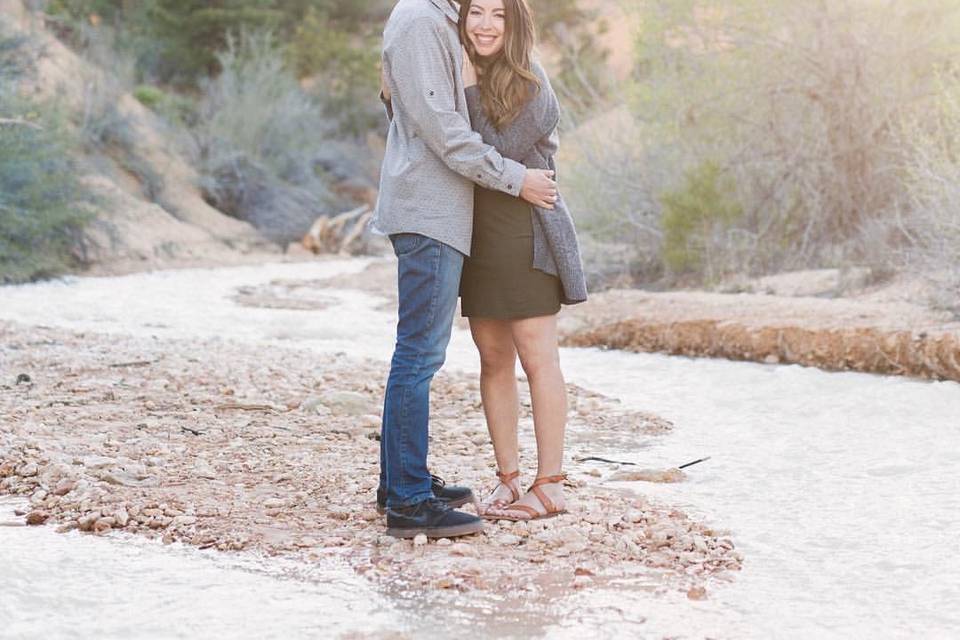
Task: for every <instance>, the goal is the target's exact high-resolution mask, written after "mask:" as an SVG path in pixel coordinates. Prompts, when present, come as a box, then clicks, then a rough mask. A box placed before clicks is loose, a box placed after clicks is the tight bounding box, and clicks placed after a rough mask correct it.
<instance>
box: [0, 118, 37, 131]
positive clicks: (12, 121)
mask: <svg viewBox="0 0 960 640" xmlns="http://www.w3.org/2000/svg"><path fill="white" fill-rule="evenodd" d="M2 125H10V126H21V127H30V128H31V129H36V130H37V131H43V127H41V126H40V125H38V124H37V123H36V122H30V121H29V120H24V119H22V118H0V126H2Z"/></svg>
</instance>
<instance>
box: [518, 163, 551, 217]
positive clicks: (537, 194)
mask: <svg viewBox="0 0 960 640" xmlns="http://www.w3.org/2000/svg"><path fill="white" fill-rule="evenodd" d="M554 175H555V174H554V172H553V171H547V170H544V169H527V177H526V178H524V179H523V188H522V189H521V190H520V197H521V198H523V199H524V200H526V201H527V202H529V203H530V204H532V205H533V206H535V207H540V208H541V209H553V208H554V207H555V205H556V204H557V197H558V196H557V182H556V180H554V179H553V176H554Z"/></svg>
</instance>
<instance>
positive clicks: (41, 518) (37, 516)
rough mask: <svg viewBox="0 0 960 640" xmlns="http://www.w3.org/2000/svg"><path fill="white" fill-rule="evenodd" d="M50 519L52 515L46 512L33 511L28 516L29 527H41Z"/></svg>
mask: <svg viewBox="0 0 960 640" xmlns="http://www.w3.org/2000/svg"><path fill="white" fill-rule="evenodd" d="M49 518H50V514H49V513H47V512H46V511H31V512H30V513H28V514H27V524H29V525H39V524H43V523H44V522H46V521H47V520H48V519H49Z"/></svg>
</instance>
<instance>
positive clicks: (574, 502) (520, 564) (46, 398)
mask: <svg viewBox="0 0 960 640" xmlns="http://www.w3.org/2000/svg"><path fill="white" fill-rule="evenodd" d="M273 291H274V293H275V292H276V287H274V288H273ZM246 302H247V303H248V304H255V302H254V300H252V299H248V300H247V301H246ZM274 302H275V301H274ZM0 345H3V346H2V347H0V356H2V360H3V371H4V372H5V379H4V380H3V386H0V478H2V479H0V493H8V494H20V495H23V496H24V497H29V499H30V502H31V509H32V512H31V514H29V518H30V520H31V521H33V522H42V521H45V522H47V523H50V524H56V525H57V526H58V527H59V528H60V529H62V530H69V529H74V528H79V529H81V530H84V531H92V532H94V533H99V534H109V532H111V531H114V530H123V531H127V532H133V533H136V534H140V535H144V536H148V537H151V538H162V540H163V541H164V542H173V541H182V542H184V543H187V544H192V545H196V546H199V547H204V548H206V547H215V548H217V549H222V550H235V551H239V550H248V551H255V552H263V553H266V554H270V555H286V556H292V557H295V558H300V559H303V560H304V561H311V560H317V559H319V558H321V557H326V556H333V557H337V558H341V559H342V560H343V561H345V562H346V563H348V564H349V565H350V566H352V567H354V568H355V569H356V571H358V572H360V573H362V574H364V575H366V576H367V577H369V578H370V579H371V580H372V581H374V582H375V583H376V584H382V585H388V586H389V585H393V586H404V587H408V588H413V589H424V590H427V591H429V590H430V589H433V588H436V589H440V590H447V589H452V590H471V591H474V592H475V593H477V594H479V595H482V594H483V593H486V592H493V591H494V590H496V591H497V592H500V591H501V590H503V589H505V588H510V587H520V588H523V587H528V588H532V587H533V586H535V585H536V586H541V587H550V590H551V593H554V594H556V593H557V592H558V591H557V590H558V589H559V590H560V591H563V590H565V589H574V588H582V587H586V586H589V585H591V584H603V583H605V582H606V581H608V580H611V579H620V578H625V577H626V578H639V579H642V580H643V581H644V584H645V585H646V586H645V587H644V588H651V587H650V585H658V586H659V587H660V588H670V589H681V590H688V589H693V591H691V594H692V597H701V594H702V591H700V589H701V588H702V586H703V585H704V584H707V582H708V579H709V578H711V577H718V576H724V575H727V574H728V572H730V571H736V570H738V569H739V567H740V562H741V557H740V555H739V554H738V552H737V551H735V550H734V549H733V542H732V541H731V540H730V539H729V538H728V537H726V536H725V535H724V534H723V533H721V532H717V531H712V530H711V529H710V528H709V527H708V526H707V525H704V524H702V523H698V522H695V521H693V520H691V519H689V518H688V517H687V516H686V515H685V514H683V513H682V512H680V511H678V510H675V509H672V508H670V507H667V506H663V505H658V504H654V503H651V502H649V501H647V500H646V499H644V498H643V497H638V496H636V495H633V494H630V493H626V492H622V491H620V490H616V489H614V488H612V487H610V486H607V485H606V484H605V482H604V479H605V476H606V477H607V478H609V477H610V475H611V474H612V473H613V472H615V471H616V469H615V468H613V467H610V466H609V465H600V466H591V465H590V464H583V463H580V464H571V468H570V471H571V472H572V473H571V479H570V481H569V483H568V487H567V493H568V496H569V499H570V502H571V510H572V512H573V513H572V514H571V515H566V516H562V517H560V518H557V519H555V520H552V521H548V522H546V523H534V524H530V525H527V524H507V523H504V524H502V525H499V526H498V525H490V526H489V527H488V529H487V532H486V533H485V534H484V535H479V536H474V537H470V538H467V539H464V540H462V541H458V542H450V541H441V542H439V543H430V544H427V545H422V546H420V545H415V544H414V543H413V542H410V541H395V540H394V539H392V538H389V537H387V536H385V535H384V527H383V524H382V522H381V518H380V517H378V516H377V514H376V512H375V510H374V508H373V497H374V489H375V485H376V482H377V452H378V447H379V443H378V442H377V440H376V439H375V437H376V433H377V431H378V424H379V418H378V417H377V416H378V414H379V404H380V400H381V397H382V381H383V380H384V379H385V377H386V366H387V365H386V364H385V363H380V362H372V361H362V360H357V359H351V358H349V357H347V356H345V355H343V356H336V357H330V356H320V357H318V356H316V355H315V354H304V353H300V352H297V351H294V350H292V349H288V350H283V349H276V348H272V347H271V348H270V349H269V350H268V349H264V348H257V347H252V346H242V345H236V344H230V343H226V342H223V341H209V340H199V339H198V340H189V341H186V340H180V341H174V340H164V341H157V340H152V339H149V338H134V337H116V336H102V335H97V334H92V333H87V334H81V333H76V332H70V331H66V330H60V329H52V328H38V327H27V326H22V325H15V324H0ZM21 374H22V375H21ZM18 379H19V382H16V380H18ZM435 390H436V391H435V402H436V408H435V416H436V418H435V422H434V428H433V431H432V433H433V437H432V445H431V447H432V449H431V455H432V462H431V464H432V468H433V469H434V470H435V471H436V472H438V473H442V474H444V475H446V477H447V479H448V480H449V481H452V482H462V483H466V484H468V485H471V486H473V487H476V488H478V489H481V488H484V489H486V488H488V487H489V486H490V485H491V478H493V466H494V462H493V455H492V450H491V447H490V444H489V439H488V436H487V434H486V430H485V426H484V421H483V418H482V413H481V409H480V405H479V392H478V388H477V384H476V381H475V380H474V379H473V377H470V376H466V375H463V374H445V375H441V376H440V377H439V378H438V380H437V381H436V383H435ZM570 393H571V407H572V410H571V414H570V420H571V425H570V433H571V435H570V438H569V450H570V454H571V457H574V458H575V457H576V456H583V455H590V454H591V453H594V451H592V450H591V447H597V446H602V445H603V444H604V443H606V444H610V443H617V446H618V447H621V450H622V451H624V453H625V455H629V453H630V452H631V451H634V452H635V451H638V450H639V449H640V447H642V446H643V444H644V442H645V441H649V439H651V438H656V437H658V434H660V433H662V432H664V431H666V430H668V429H669V428H670V425H669V424H668V423H666V422H664V421H663V420H660V419H658V418H656V417H653V416H649V415H644V414H639V413H635V412H629V411H625V410H624V409H622V408H621V407H619V406H618V404H617V403H616V402H615V401H611V400H609V399H607V398H604V397H600V396H596V395H593V394H590V393H588V392H586V391H584V390H582V389H577V388H571V390H570ZM524 402H525V406H527V407H528V406H529V399H528V398H525V400H524ZM529 420H530V417H529V412H528V411H526V415H525V416H524V428H523V431H524V436H523V440H522V442H523V446H524V449H525V451H527V452H528V453H527V457H526V459H525V460H524V470H525V478H524V480H525V483H529V481H530V480H531V479H532V477H531V475H530V474H531V473H532V470H531V468H530V466H531V464H532V459H531V453H530V452H532V450H533V448H532V444H531V438H530V435H531V431H532V429H531V427H530V425H529ZM598 443H599V444H598ZM413 559H416V560H417V561H416V562H412V563H411V562H410V561H411V560H413Z"/></svg>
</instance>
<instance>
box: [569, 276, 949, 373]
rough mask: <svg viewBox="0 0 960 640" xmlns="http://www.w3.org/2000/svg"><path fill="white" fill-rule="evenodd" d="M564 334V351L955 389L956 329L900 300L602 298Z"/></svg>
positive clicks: (572, 316) (694, 295)
mask: <svg viewBox="0 0 960 640" xmlns="http://www.w3.org/2000/svg"><path fill="white" fill-rule="evenodd" d="M562 325H563V335H564V338H563V341H564V344H565V345H568V346H590V347H604V348H611V349H629V350H633V351H653V352H663V353H669V354H672V355H684V356H697V357H712V358H729V359H731V360H751V361H756V362H767V363H784V364H802V365H807V366H813V367H818V368H821V369H826V370H831V371H863V372H868V373H882V374H890V375H907V376H916V377H920V378H934V379H944V380H960V323H958V322H956V321H953V320H951V318H950V317H949V316H948V315H947V314H943V313H938V312H935V311H933V310H930V309H928V308H926V307H924V306H922V305H918V304H915V303H912V302H905V301H896V300H890V299H876V298H874V299H858V298H835V299H827V298H816V297H787V296H776V295H761V294H752V293H740V294H723V293H708V292H702V291H682V292H669V293H649V292H643V291H608V292H604V293H601V294H598V295H594V296H593V298H592V300H591V301H590V302H589V303H588V304H587V305H584V306H583V307H580V308H573V309H570V310H569V311H568V312H567V313H565V314H564V317H563V322H562Z"/></svg>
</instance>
